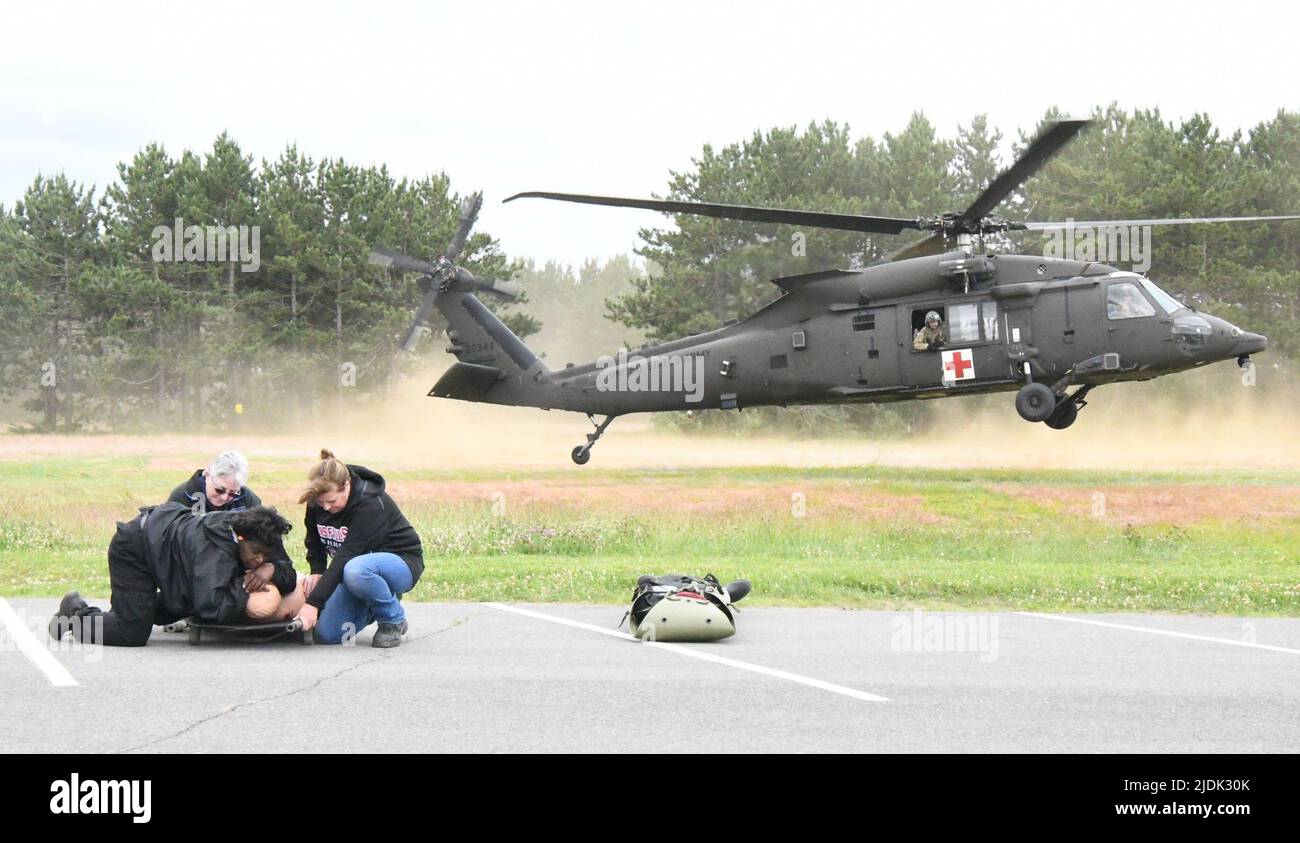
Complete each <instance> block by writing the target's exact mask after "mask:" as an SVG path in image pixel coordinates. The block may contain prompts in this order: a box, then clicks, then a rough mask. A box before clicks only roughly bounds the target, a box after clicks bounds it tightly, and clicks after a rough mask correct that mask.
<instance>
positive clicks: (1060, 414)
mask: <svg viewBox="0 0 1300 843" xmlns="http://www.w3.org/2000/svg"><path fill="white" fill-rule="evenodd" d="M1078 417H1079V406H1078V405H1077V404H1075V403H1074V399H1073V398H1071V397H1070V396H1068V395H1067V396H1065V397H1064V398H1062V399H1061V403H1059V404H1057V405H1056V409H1055V410H1053V411H1052V414H1051V415H1050V416H1048V417H1047V419H1046V420H1045V421H1044V422H1043V424H1045V425H1047V426H1048V427H1050V428H1051V429H1052V430H1065V429H1066V428H1067V427H1069V426H1070V425H1072V424H1074V420H1075V419H1077V418H1078Z"/></svg>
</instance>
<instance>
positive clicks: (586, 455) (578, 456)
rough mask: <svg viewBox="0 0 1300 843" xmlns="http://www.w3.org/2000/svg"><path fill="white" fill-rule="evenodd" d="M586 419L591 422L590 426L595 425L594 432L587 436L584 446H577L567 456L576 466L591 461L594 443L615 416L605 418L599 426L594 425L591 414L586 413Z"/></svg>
mask: <svg viewBox="0 0 1300 843" xmlns="http://www.w3.org/2000/svg"><path fill="white" fill-rule="evenodd" d="M587 418H588V419H590V420H591V423H592V424H595V425H596V432H595V433H588V434H587V444H586V445H578V446H576V447H575V448H574V449H573V450H572V451H570V452H569V456H571V457H573V461H574V462H576V463H577V464H578V465H586V464H587V460H589V459H591V449H592V448H593V447H594V446H595V444H596V441H597V440H599V439H600V437H602V436H604V435H605V428H607V427H609V423H610V422H612V421H613V420H614V419H615V418H617V416H605V420H604V421H603V422H601V423H600V424H596V417H595V416H594V415H592V414H591V413H587Z"/></svg>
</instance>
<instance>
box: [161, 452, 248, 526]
mask: <svg viewBox="0 0 1300 843" xmlns="http://www.w3.org/2000/svg"><path fill="white" fill-rule="evenodd" d="M247 482H248V460H246V459H244V455H243V454H241V453H239V452H238V451H225V452H224V453H220V454H217V456H216V458H215V459H213V460H212V464H211V465H209V466H208V467H207V468H206V469H202V468H201V469H199V470H198V471H196V472H194V476H192V477H191V478H190V479H189V480H186V481H185V482H184V483H182V484H181V485H179V486H177V487H176V488H175V489H172V493H171V496H170V497H168V498H167V502H168V503H179V504H184V505H185V506H188V507H189V508H190V509H191V510H192V511H193V512H194V514H195V515H203V514H204V513H206V512H239V511H240V510H243V509H251V508H252V507H255V506H261V505H262V499H261V498H259V497H258V496H257V495H255V494H253V491H252V490H251V489H249V488H247V487H246V486H245V485H244V484H245V483H247Z"/></svg>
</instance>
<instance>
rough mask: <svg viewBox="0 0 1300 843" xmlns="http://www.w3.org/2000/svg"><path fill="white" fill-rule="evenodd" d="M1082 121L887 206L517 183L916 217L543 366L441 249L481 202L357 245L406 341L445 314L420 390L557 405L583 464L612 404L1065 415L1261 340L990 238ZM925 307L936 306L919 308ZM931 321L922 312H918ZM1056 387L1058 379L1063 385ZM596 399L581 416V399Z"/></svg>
mask: <svg viewBox="0 0 1300 843" xmlns="http://www.w3.org/2000/svg"><path fill="white" fill-rule="evenodd" d="M1088 122H1090V121H1087V120H1063V121H1059V122H1055V123H1052V124H1050V125H1049V126H1048V127H1047V128H1046V129H1045V130H1044V131H1043V132H1042V133H1041V134H1040V135H1039V136H1038V137H1036V138H1035V139H1034V140H1033V141H1032V142H1031V143H1030V144H1029V146H1028V147H1027V148H1026V149H1025V151H1024V153H1023V154H1022V155H1021V156H1020V157H1019V159H1018V160H1016V162H1015V163H1014V164H1013V165H1012V166H1011V167H1009V168H1008V169H1007V170H1005V171H1004V172H1002V173H1001V174H1000V175H998V176H997V177H996V178H995V179H994V180H993V181H992V183H991V184H989V186H988V187H987V188H985V190H984V192H983V193H981V194H980V195H979V196H978V197H977V198H976V199H975V200H974V201H973V202H972V203H971V204H970V206H969V207H968V208H966V210H964V211H962V212H960V213H947V214H943V215H940V216H935V217H923V218H918V219H905V218H893V217H873V216H860V215H855V214H834V213H820V212H816V211H798V210H784V209H777V208H762V207H752V206H744V205H719V204H710V203H701V202H675V201H662V200H648V199H621V198H615V197H608V196H585V195H577V194H567V193H520V194H517V195H515V196H512V197H510V198H509V199H507V200H506V201H507V202H510V201H513V200H515V199H521V198H541V199H555V200H561V201H565V202H579V203H584V204H590V205H608V206H614V207H625V208H644V209H649V210H655V211H662V212H665V213H670V214H701V215H705V216H711V217H721V218H726V219H736V220H748V221H752V222H762V223H790V224H794V225H800V226H807V227H814V228H828V229H839V230H844V231H857V232H869V233H877V234H901V233H903V232H905V231H909V230H916V231H928V232H930V234H929V235H928V236H927V237H925V238H924V239H922V240H920V241H918V242H915V243H913V244H912V245H910V246H907V247H906V248H903V249H901V250H900V251H898V252H895V253H894V254H892V255H890V256H889V257H888V258H886V259H885V260H883V261H880V262H878V263H876V264H873V265H871V266H868V267H866V268H864V269H861V270H856V271H849V270H838V269H836V270H829V271H825V272H814V273H810V274H807V275H796V276H792V277H786V278H777V279H774V280H773V282H772V283H773V284H775V285H776V287H777V289H778V290H779V294H778V296H777V297H776V298H775V299H774V300H773V301H772V302H770V303H769V304H767V305H766V306H764V307H763V308H761V309H759V310H758V311H757V312H756V313H754V314H752V315H750V316H748V317H747V318H745V319H742V320H740V321H737V322H734V323H729V324H727V325H724V326H723V327H720V328H718V329H716V330H713V331H708V332H705V333H701V334H695V335H694V336H688V337H683V338H681V339H677V340H672V341H670V342H665V343H660V344H657V345H652V346H646V347H644V348H640V349H637V350H636V351H633V352H630V353H629V352H620V353H619V354H618V355H616V356H610V357H602V358H600V359H598V360H596V361H594V362H591V363H586V364H583V365H577V366H574V365H569V366H567V367H566V368H564V369H560V370H558V371H552V370H551V369H549V368H547V366H546V365H545V364H544V363H543V362H542V361H541V360H540V359H538V357H537V355H536V354H534V353H533V352H532V351H531V350H530V349H529V348H528V347H527V346H526V345H525V344H524V343H523V342H522V341H521V340H520V339H519V338H518V337H517V336H515V334H514V333H512V332H511V331H510V329H509V328H507V327H506V326H505V325H504V324H503V323H502V322H501V320H499V319H498V318H497V317H496V316H495V315H494V314H493V313H492V311H490V310H489V309H488V308H487V307H485V306H484V305H483V303H482V302H481V301H479V299H478V298H477V297H476V296H475V295H474V294H475V292H477V291H484V292H488V293H493V294H496V295H500V296H504V297H513V296H515V295H517V293H518V287H517V286H515V285H513V284H512V283H511V282H504V283H503V282H499V281H497V282H491V281H482V280H479V279H477V278H475V277H474V276H473V275H471V274H470V273H469V272H468V271H466V270H465V269H463V268H460V267H457V266H456V265H455V263H454V261H455V258H456V256H457V254H459V252H460V249H461V248H462V247H463V246H464V243H465V239H466V237H467V236H468V232H469V227H470V226H471V225H473V222H474V219H475V217H476V216H477V213H478V209H479V207H480V206H481V197H479V196H474V197H472V200H471V202H469V203H467V206H466V208H465V211H464V213H463V214H462V216H461V220H460V229H459V230H458V232H457V234H456V237H455V239H454V240H453V243H452V245H451V248H450V249H449V250H448V252H447V254H446V255H444V256H443V257H441V258H439V259H438V260H437V262H435V263H432V264H430V263H427V262H424V261H420V260H416V259H414V258H409V257H406V256H402V255H396V254H393V253H390V252H383V251H378V250H377V251H376V252H375V253H374V254H373V255H372V259H373V260H374V261H375V262H377V263H379V264H381V265H385V266H392V267H395V268H397V269H401V270H408V271H412V272H417V273H420V274H421V275H422V276H423V278H422V279H421V280H422V284H423V285H425V290H426V294H425V297H424V301H423V302H422V304H421V306H420V309H419V311H418V312H417V313H416V315H415V319H414V321H413V322H412V324H411V328H410V330H409V331H408V332H407V336H406V339H405V341H404V343H403V344H404V346H405V347H406V348H407V349H408V350H410V349H413V348H414V345H415V342H416V341H417V340H418V337H419V330H420V326H421V325H422V324H423V323H424V321H425V320H426V319H427V318H428V316H429V313H430V312H431V311H432V309H433V308H435V307H436V308H437V309H438V311H439V312H441V313H442V315H443V316H444V317H445V318H446V320H447V324H448V330H447V336H448V338H449V339H450V342H451V344H450V346H449V347H448V348H447V351H448V352H449V353H451V354H453V355H455V356H456V359H457V361H458V362H457V363H456V364H455V365H453V366H452V367H451V368H450V369H449V370H448V371H447V372H446V373H445V374H444V375H443V376H442V377H441V378H440V379H439V380H438V382H437V383H436V384H435V385H434V386H433V388H432V389H431V390H430V391H429V393H428V394H429V395H430V396H431V397H438V398H455V399H458V400H462V401H479V402H484V403H489V404H507V405H511V406H523V407H539V408H541V409H546V410H551V409H557V410H570V411H576V412H581V413H585V414H587V418H588V419H589V420H590V421H591V423H592V424H593V425H594V426H595V431H594V432H592V433H589V434H587V442H586V444H583V445H579V446H577V447H575V448H574V449H573V453H572V457H573V461H574V462H576V463H577V464H579V465H583V464H585V463H586V462H587V460H588V459H589V458H590V456H591V448H592V446H594V445H595V444H596V441H597V440H598V439H600V437H601V435H603V434H604V432H605V429H606V428H607V427H609V424H610V422H612V421H613V420H614V419H615V418H617V417H618V416H621V415H625V414H628V413H651V412H664V411H670V410H701V409H723V410H731V409H734V410H739V409H742V408H744V407H753V406H762V405H780V406H788V405H791V404H830V403H842V402H884V401H906V400H911V399H920V398H939V397H951V396H957V395H974V394H979V393H986V392H1002V391H1009V392H1015V393H1016V399H1015V405H1016V409H1017V411H1018V412H1019V413H1020V415H1021V417H1022V418H1024V419H1025V420H1027V421H1030V422H1043V423H1045V424H1047V425H1048V426H1049V427H1052V428H1055V429H1058V430H1060V429H1064V428H1067V427H1069V426H1070V425H1071V424H1073V423H1074V421H1075V418H1076V417H1077V415H1078V412H1079V410H1080V409H1081V408H1082V407H1083V406H1085V404H1086V403H1087V402H1086V400H1085V398H1086V396H1087V395H1088V393H1089V392H1090V391H1091V390H1092V389H1093V388H1094V387H1097V386H1099V385H1101V384H1106V383H1115V382H1118V381H1130V380H1149V379H1151V378H1155V377H1158V376H1160V375H1166V374H1171V373H1173V372H1179V371H1183V370H1186V369H1192V368H1195V367H1197V366H1203V365H1205V364H1207V363H1212V362H1215V361H1220V360H1232V359H1235V360H1237V362H1238V364H1239V365H1241V366H1242V367H1243V368H1244V367H1246V366H1248V365H1250V355H1251V354H1254V353H1256V352H1261V351H1263V350H1264V349H1265V348H1266V347H1267V345H1268V340H1267V338H1266V337H1264V336H1262V335H1260V334H1254V333H1250V332H1248V331H1244V330H1242V329H1240V328H1238V327H1236V326H1234V325H1231V324H1229V323H1228V322H1226V321H1225V320H1223V319H1220V318H1218V317H1215V316H1211V315H1209V314H1206V313H1200V312H1197V311H1195V310H1193V309H1192V308H1189V307H1187V306H1185V305H1184V304H1182V303H1181V302H1179V301H1177V300H1176V299H1174V298H1173V297H1172V296H1170V295H1169V294H1168V293H1166V292H1164V291H1163V290H1161V289H1160V288H1159V287H1157V286H1156V285H1155V284H1154V283H1153V282H1152V281H1150V280H1149V279H1147V278H1145V277H1144V276H1142V275H1139V274H1137V273H1134V272H1128V271H1124V270H1120V269H1117V268H1116V267H1113V266H1109V265H1107V264H1104V263H1099V262H1093V261H1086V260H1065V259H1059V258H1045V257H1037V256H1033V255H1011V254H1006V255H997V254H993V253H992V252H991V251H990V250H989V249H987V248H986V246H985V237H986V236H988V235H999V234H1001V233H1003V232H1007V231H1034V230H1051V229H1061V228H1063V227H1065V226H1067V225H1068V224H1067V223H1062V222H1014V221H1010V220H1007V219H1004V218H1001V217H997V216H994V215H993V214H992V212H993V210H994V209H995V208H996V207H997V206H998V205H999V204H1000V203H1001V202H1002V201H1003V200H1004V199H1006V198H1007V197H1008V196H1009V195H1011V193H1012V192H1013V191H1015V190H1016V189H1017V188H1018V187H1019V186H1020V185H1021V184H1023V183H1024V182H1025V180H1026V179H1028V178H1029V177H1030V176H1031V175H1033V174H1034V173H1035V172H1037V171H1038V170H1039V169H1040V168H1041V167H1042V166H1043V165H1044V164H1045V163H1046V162H1047V161H1048V160H1049V159H1050V158H1051V157H1052V156H1053V155H1055V154H1056V153H1057V152H1059V151H1060V149H1061V148H1062V147H1063V146H1065V144H1067V143H1068V142H1069V141H1070V140H1071V139H1072V138H1074V136H1075V135H1076V134H1077V133H1078V132H1079V130H1080V129H1082V128H1083V127H1084V126H1085V125H1086V124H1087V123H1088ZM1294 219H1300V215H1290V216H1270V217H1204V218H1188V219H1150V220H1106V221H1086V222H1077V223H1073V225H1074V226H1076V227H1084V226H1093V227H1097V228H1103V229H1104V228H1106V227H1118V226H1140V225H1182V224H1193V223H1216V222H1252V221H1254V222H1259V221H1267V220H1294ZM936 317H937V319H936ZM936 322H937V325H936ZM1071 390H1073V391H1071ZM597 415H603V416H604V417H605V418H604V420H603V421H601V422H599V423H597V421H596V416H597Z"/></svg>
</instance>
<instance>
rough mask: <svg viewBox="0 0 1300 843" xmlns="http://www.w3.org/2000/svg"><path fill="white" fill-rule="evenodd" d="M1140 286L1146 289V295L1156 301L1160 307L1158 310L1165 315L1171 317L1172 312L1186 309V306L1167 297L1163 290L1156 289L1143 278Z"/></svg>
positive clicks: (1171, 297) (1169, 296)
mask: <svg viewBox="0 0 1300 843" xmlns="http://www.w3.org/2000/svg"><path fill="white" fill-rule="evenodd" d="M1142 286H1143V287H1146V288H1147V293H1149V294H1150V295H1151V298H1153V299H1155V300H1156V304H1158V305H1160V309H1161V310H1163V311H1164V312H1165V314H1166V315H1169V316H1172V315H1173V314H1174V311H1177V310H1182V309H1183V308H1185V307H1186V305H1184V304H1183V303H1182V302H1180V301H1179V300H1178V299H1176V298H1174V297H1173V296H1171V295H1169V294H1168V293H1166V292H1165V291H1164V290H1162V289H1160V288H1159V287H1157V286H1156V285H1155V284H1154V283H1153V282H1151V281H1148V280H1147V279H1145V278H1143V279H1142Z"/></svg>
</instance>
